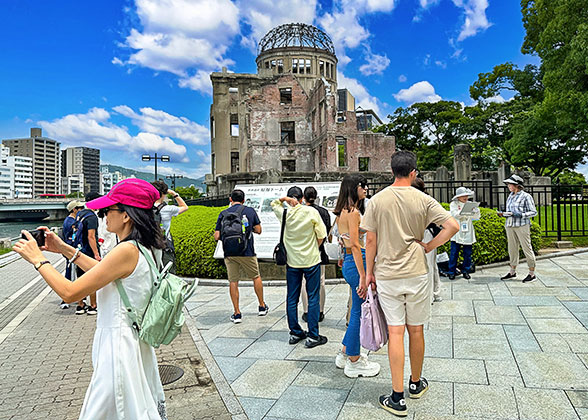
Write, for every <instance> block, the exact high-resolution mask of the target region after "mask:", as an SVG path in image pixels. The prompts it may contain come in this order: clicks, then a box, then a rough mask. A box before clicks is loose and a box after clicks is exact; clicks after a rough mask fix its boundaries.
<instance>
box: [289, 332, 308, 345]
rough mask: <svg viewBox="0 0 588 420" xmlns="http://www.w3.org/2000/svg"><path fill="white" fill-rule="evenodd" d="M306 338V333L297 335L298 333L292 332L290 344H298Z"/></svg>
mask: <svg viewBox="0 0 588 420" xmlns="http://www.w3.org/2000/svg"><path fill="white" fill-rule="evenodd" d="M305 338H306V333H304V334H303V335H296V334H290V340H288V343H289V344H296V343H299V342H300V341H302V340H304V339H305Z"/></svg>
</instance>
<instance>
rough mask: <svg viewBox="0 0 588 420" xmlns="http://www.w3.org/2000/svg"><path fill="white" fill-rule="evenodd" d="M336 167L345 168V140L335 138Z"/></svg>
mask: <svg viewBox="0 0 588 420" xmlns="http://www.w3.org/2000/svg"><path fill="white" fill-rule="evenodd" d="M337 166H339V167H344V166H347V140H346V139H345V138H344V137H337Z"/></svg>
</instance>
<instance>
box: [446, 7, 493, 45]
mask: <svg viewBox="0 0 588 420" xmlns="http://www.w3.org/2000/svg"><path fill="white" fill-rule="evenodd" d="M452 1H453V4H454V5H455V6H457V7H459V8H460V9H463V11H464V14H465V20H464V23H463V25H462V27H461V32H460V33H459V36H458V37H457V40H458V41H463V40H464V39H466V38H469V37H471V36H474V35H476V34H477V33H478V32H480V31H484V30H486V29H488V28H489V27H490V26H492V24H491V23H490V22H488V18H487V17H486V9H487V8H488V0H452Z"/></svg>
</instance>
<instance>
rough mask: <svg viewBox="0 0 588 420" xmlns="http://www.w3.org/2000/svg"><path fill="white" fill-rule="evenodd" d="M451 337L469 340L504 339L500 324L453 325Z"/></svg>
mask: <svg viewBox="0 0 588 420" xmlns="http://www.w3.org/2000/svg"><path fill="white" fill-rule="evenodd" d="M453 338H467V339H471V340H505V338H506V337H505V336H504V330H503V329H502V326H500V325H479V324H473V325H467V324H465V325H455V326H454V328H453Z"/></svg>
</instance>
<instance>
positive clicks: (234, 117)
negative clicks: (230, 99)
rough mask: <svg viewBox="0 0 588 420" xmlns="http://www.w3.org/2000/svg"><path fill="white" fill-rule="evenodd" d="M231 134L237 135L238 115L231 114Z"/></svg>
mask: <svg viewBox="0 0 588 420" xmlns="http://www.w3.org/2000/svg"><path fill="white" fill-rule="evenodd" d="M231 136H233V137H239V115H237V114H231Z"/></svg>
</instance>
